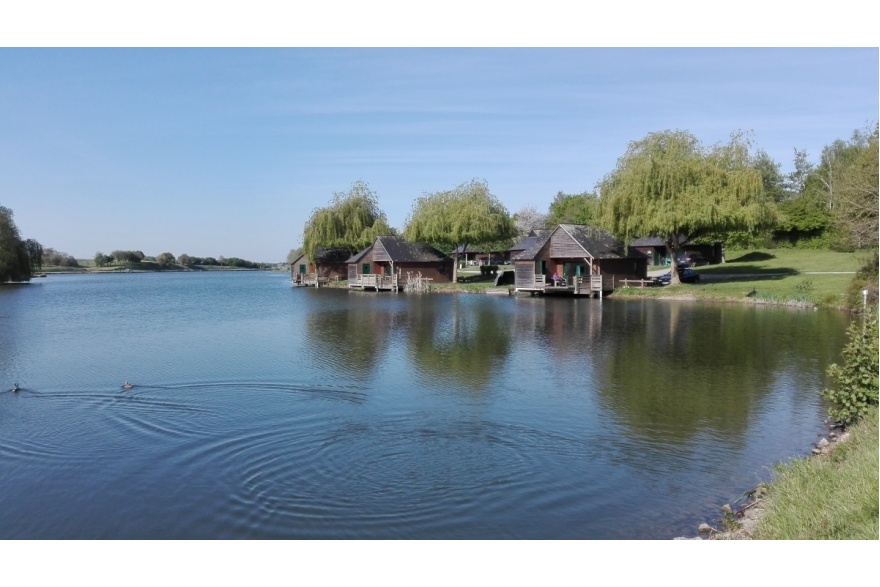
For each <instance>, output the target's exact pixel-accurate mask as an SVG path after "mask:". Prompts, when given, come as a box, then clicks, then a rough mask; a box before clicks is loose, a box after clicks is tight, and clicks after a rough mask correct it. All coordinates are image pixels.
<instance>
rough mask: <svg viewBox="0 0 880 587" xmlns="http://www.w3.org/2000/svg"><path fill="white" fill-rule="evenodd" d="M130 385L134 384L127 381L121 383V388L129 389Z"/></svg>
mask: <svg viewBox="0 0 880 587" xmlns="http://www.w3.org/2000/svg"><path fill="white" fill-rule="evenodd" d="M132 387H134V385H132V384H131V383H129V382H128V381H126V382H125V383H123V384H122V389H131V388H132Z"/></svg>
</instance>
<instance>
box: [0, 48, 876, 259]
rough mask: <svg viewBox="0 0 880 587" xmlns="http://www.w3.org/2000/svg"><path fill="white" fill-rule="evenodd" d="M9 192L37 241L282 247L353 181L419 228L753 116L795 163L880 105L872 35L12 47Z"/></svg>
mask: <svg viewBox="0 0 880 587" xmlns="http://www.w3.org/2000/svg"><path fill="white" fill-rule="evenodd" d="M0 113H2V114H0V205H4V206H6V207H8V208H11V209H12V210H13V211H14V213H15V221H16V224H17V225H18V227H19V229H20V231H21V233H22V235H23V236H24V237H32V238H36V239H37V240H39V241H40V242H42V243H43V244H44V246H50V247H54V248H56V249H58V250H61V251H64V252H67V253H70V254H73V255H74V256H76V257H80V258H83V257H87V258H90V257H92V256H93V255H94V253H95V252H96V251H99V250H100V251H103V252H105V253H109V252H110V251H111V250H113V249H139V250H142V251H143V252H144V253H146V254H147V255H158V254H159V253H162V252H165V251H169V252H171V253H173V254H174V255H180V254H181V253H188V254H190V255H197V256H214V257H218V256H221V255H222V256H226V257H232V256H236V257H242V258H245V259H249V260H254V261H280V260H283V259H284V257H285V255H286V254H287V251H288V250H289V249H291V248H294V247H296V246H298V245H299V244H301V235H302V228H303V224H304V222H305V221H306V219H307V218H308V216H309V213H310V212H311V210H312V209H313V208H315V207H317V206H324V205H326V204H327V203H328V201H329V199H330V197H331V196H332V194H333V193H334V192H337V191H347V190H348V189H349V188H350V186H351V184H352V183H353V182H355V181H358V180H363V181H365V182H367V183H368V184H369V185H370V187H371V188H372V189H373V191H374V192H375V193H377V194H378V196H379V203H380V207H381V208H382V209H383V210H384V211H385V212H386V213H387V215H388V219H389V222H390V223H391V225H393V226H396V227H398V228H401V229H402V228H403V226H404V224H405V221H406V218H407V214H408V212H409V211H410V208H411V205H412V202H413V201H414V200H415V199H416V198H417V197H418V196H419V195H421V194H423V193H424V192H433V191H437V190H445V189H450V188H453V187H455V186H456V185H458V184H460V183H462V182H465V181H468V180H470V179H472V178H482V179H485V180H486V181H487V182H488V184H489V187H490V189H491V191H492V192H493V193H494V194H495V195H496V196H498V197H499V198H500V199H501V201H502V202H503V203H504V204H505V205H506V206H507V208H508V210H509V211H510V212H511V213H513V212H516V211H517V210H519V209H520V208H522V207H523V206H527V205H532V206H535V207H537V208H538V209H539V210H546V209H547V208H548V206H549V204H550V202H551V201H552V199H553V198H554V196H555V195H556V193H557V192H559V191H564V192H566V193H578V192H583V191H587V190H592V189H593V188H594V186H595V184H596V183H597V182H598V181H599V180H600V179H601V178H602V177H603V176H604V175H605V174H606V173H608V172H610V171H611V170H612V169H613V168H614V165H615V162H616V160H617V158H618V157H620V156H621V155H622V154H623V152H624V151H625V149H626V146H627V143H628V142H630V141H633V140H638V139H641V138H642V137H644V136H645V135H646V134H647V133H649V132H652V131H659V130H664V129H682V130H688V131H690V132H692V133H693V134H694V135H696V136H697V137H698V138H699V139H700V140H701V141H703V142H704V143H705V144H711V143H714V142H716V141H721V140H725V139H726V138H727V137H728V136H729V135H730V133H731V132H732V131H736V130H744V131H751V132H752V133H753V134H752V138H753V141H754V143H755V145H756V146H757V147H758V148H761V149H764V150H766V151H767V152H768V153H769V154H770V155H771V156H772V157H773V158H774V159H776V160H777V161H778V162H779V163H781V164H782V168H783V171H788V170H790V169H791V166H792V156H793V150H794V148H802V149H806V150H807V151H808V152H809V154H810V158H811V159H812V160H813V161H818V158H819V155H820V153H821V150H822V147H823V146H824V145H826V144H828V143H830V142H832V141H833V140H835V139H838V138H843V139H846V138H849V136H850V135H851V134H852V132H853V131H854V130H855V129H859V128H863V127H865V125H866V124H870V125H873V124H874V123H876V121H877V118H878V51H877V49H876V48H867V49H830V48H817V49H785V48H769V49H696V48H683V49H614V48H607V49H596V48H585V49H528V48H524V49H479V48H477V49H393V48H392V49H357V48H354V49H321V48H312V49H29V48H23V49H13V48H7V49H0Z"/></svg>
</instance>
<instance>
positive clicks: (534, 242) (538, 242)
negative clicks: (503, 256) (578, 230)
mask: <svg viewBox="0 0 880 587" xmlns="http://www.w3.org/2000/svg"><path fill="white" fill-rule="evenodd" d="M551 234H553V231H552V230H551V231H548V232H547V234H544V235H540V236H538V235H536V236H527V237H526V238H525V239H524V240H523V241H522V242H521V243H519V244H520V245H522V246H524V247H525V248H524V249H522V252H521V253H520V254H518V255H515V256H514V258H513V259H511V261H515V260H516V259H534V258H535V257H537V256H538V253H539V252H540V251H541V249H542V248H544V245H546V244H547V241H548V240H550V235H551ZM515 250H516V249H511V252H513V251H515Z"/></svg>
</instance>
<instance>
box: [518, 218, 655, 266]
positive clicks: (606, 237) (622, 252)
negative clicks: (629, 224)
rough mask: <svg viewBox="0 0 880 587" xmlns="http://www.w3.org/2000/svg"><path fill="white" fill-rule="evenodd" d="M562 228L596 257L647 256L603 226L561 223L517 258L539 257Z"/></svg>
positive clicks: (588, 253) (589, 253)
mask: <svg viewBox="0 0 880 587" xmlns="http://www.w3.org/2000/svg"><path fill="white" fill-rule="evenodd" d="M560 230H561V231H564V232H565V233H566V234H567V235H568V236H569V237H571V239H572V240H573V241H574V242H575V243H577V244H578V245H579V246H580V247H581V248H582V249H583V251H584V253H585V254H586V255H589V256H591V257H593V258H594V259H622V258H628V257H645V255H644V253H640V252H638V251H635V250H632V249H629V250H627V247H625V246H624V245H623V243H622V242H620V241H618V240H616V239H615V238H614V237H613V236H611V234H610V233H608V232H606V231H604V230H602V229H601V228H595V227H593V226H585V225H583V224H560V225H559V226H557V227H556V228H555V229H553V230H552V231H550V233H549V234H547V235H546V236H542V237H535V238H534V240H533V241H532V242H531V243H530V244H529V245H528V248H527V249H525V250H524V251H523V252H522V253H520V254H519V255H517V256H516V259H519V260H529V259H535V258H537V256H538V254H539V253H540V252H541V249H543V248H544V245H546V244H547V241H549V240H550V238H551V236H552V235H553V234H555V233H556V232H557V231H560ZM529 238H532V237H529Z"/></svg>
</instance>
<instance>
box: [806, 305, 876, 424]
mask: <svg viewBox="0 0 880 587" xmlns="http://www.w3.org/2000/svg"><path fill="white" fill-rule="evenodd" d="M862 320H863V321H864V322H862V324H861V325H860V324H859V322H860V321H858V320H856V321H854V322H853V323H852V324H850V326H849V331H848V333H849V343H847V345H846V346H845V347H843V351H842V352H841V355H843V365H838V364H836V363H835V364H833V365H831V366H830V367H828V376H829V377H830V378H831V379H833V380H834V382H835V384H836V385H835V388H836V389H823V390H822V391H820V392H819V393H820V394H821V395H822V397H824V398H825V399H826V400H828V401H829V402H830V403H831V405H830V406H829V408H828V415H829V416H831V417H832V418H833V419H835V420H839V421H841V422H844V423H846V424H851V423H853V422H856V421H857V420H859V419H860V418H861V417H862V416H864V415H865V414H866V413H867V412H868V409H869V408H870V407H871V406H876V405H877V389H878V386H880V381H878V369H880V359H878V350H880V349H878V346H880V345H878V338H877V337H878V332H877V314H876V312H870V313H868V314H866V315H865V316H863V318H862Z"/></svg>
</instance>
